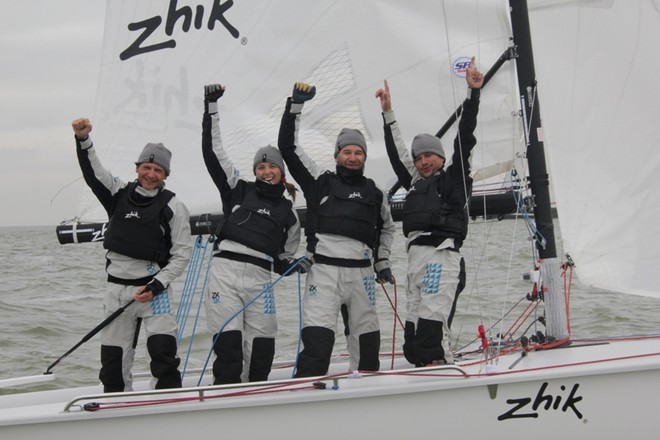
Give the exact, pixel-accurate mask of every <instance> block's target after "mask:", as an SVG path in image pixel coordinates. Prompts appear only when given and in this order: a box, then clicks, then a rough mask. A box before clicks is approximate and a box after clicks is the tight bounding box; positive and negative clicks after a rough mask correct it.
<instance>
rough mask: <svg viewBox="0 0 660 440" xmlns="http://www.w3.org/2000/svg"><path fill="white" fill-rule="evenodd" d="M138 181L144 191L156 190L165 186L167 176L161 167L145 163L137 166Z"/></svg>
mask: <svg viewBox="0 0 660 440" xmlns="http://www.w3.org/2000/svg"><path fill="white" fill-rule="evenodd" d="M135 171H136V172H137V179H138V182H139V183H140V186H142V187H143V188H144V189H156V188H159V187H160V186H162V185H163V182H164V181H165V179H167V174H166V173H165V170H164V169H163V167H161V166H160V165H156V164H155V163H151V162H144V163H141V164H140V165H138V166H137V168H136V169H135Z"/></svg>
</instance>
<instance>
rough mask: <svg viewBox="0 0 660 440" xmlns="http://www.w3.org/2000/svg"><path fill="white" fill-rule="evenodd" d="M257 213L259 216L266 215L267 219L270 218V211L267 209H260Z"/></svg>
mask: <svg viewBox="0 0 660 440" xmlns="http://www.w3.org/2000/svg"><path fill="white" fill-rule="evenodd" d="M257 212H258V213H259V214H263V215H267V216H268V217H270V210H269V209H266V208H260V209H259V210H258V211H257Z"/></svg>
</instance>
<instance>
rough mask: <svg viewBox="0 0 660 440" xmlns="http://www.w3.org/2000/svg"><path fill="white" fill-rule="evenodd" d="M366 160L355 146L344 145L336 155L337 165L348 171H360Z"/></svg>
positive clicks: (362, 152)
mask: <svg viewBox="0 0 660 440" xmlns="http://www.w3.org/2000/svg"><path fill="white" fill-rule="evenodd" d="M366 160H367V155H366V154H364V150H363V149H362V147H359V146H357V145H346V146H345V147H342V149H341V150H339V153H337V163H338V164H339V165H341V166H343V167H344V168H347V169H349V170H361V169H362V168H363V167H364V162H365V161H366Z"/></svg>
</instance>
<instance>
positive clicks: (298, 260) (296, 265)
mask: <svg viewBox="0 0 660 440" xmlns="http://www.w3.org/2000/svg"><path fill="white" fill-rule="evenodd" d="M305 258H307V257H300V258H299V259H297V260H296V262H295V263H293V264H292V265H291V266H290V267H289V268H288V269H287V270H286V271H285V272H284V273H283V274H282V275H280V276H279V277H277V279H276V280H275V281H273V282H272V283H270V284H268V285H267V286H266V287H264V288H263V289H262V290H261V292H259V294H258V295H257V296H255V297H254V298H252V299H251V300H250V301H249V302H248V303H247V304H245V305H244V306H243V307H242V308H241V309H240V310H238V311H237V312H236V313H234V314H233V315H232V316H230V317H229V319H227V320H226V321H225V322H224V323H223V324H222V326H221V327H220V329H219V330H218V332H217V333H216V334H215V336H214V338H213V342H212V344H211V348H210V349H209V353H208V355H207V356H206V362H205V363H204V367H203V368H202V372H201V373H200V375H199V380H198V382H197V386H199V385H200V384H201V383H202V378H203V377H204V373H205V372H206V368H207V367H208V364H209V360H210V359H211V355H212V354H213V347H215V343H216V342H217V340H218V337H219V336H220V333H222V331H223V330H224V329H225V327H226V326H227V324H229V323H230V322H231V320H232V319H234V318H236V317H237V316H238V315H240V314H241V313H243V312H244V311H245V309H247V308H248V307H250V305H252V304H253V303H254V302H255V301H256V300H257V299H259V298H260V297H261V296H262V295H263V294H264V293H266V292H269V291H270V290H272V288H273V287H274V286H275V284H277V283H278V282H279V281H280V280H281V279H282V278H284V277H285V276H287V275H288V274H289V273H291V271H292V270H293V269H295V268H296V267H298V265H299V264H300V262H301V261H302V260H304V259H305Z"/></svg>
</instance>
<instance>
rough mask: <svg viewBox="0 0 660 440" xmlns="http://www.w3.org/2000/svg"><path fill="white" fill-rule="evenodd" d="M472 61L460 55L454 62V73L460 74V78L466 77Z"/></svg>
mask: <svg viewBox="0 0 660 440" xmlns="http://www.w3.org/2000/svg"><path fill="white" fill-rule="evenodd" d="M471 61H472V60H471V59H470V58H468V57H460V58H458V59H456V60H454V63H453V64H452V70H453V71H454V75H456V76H458V77H459V78H465V75H466V72H467V68H468V67H470V62H471Z"/></svg>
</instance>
